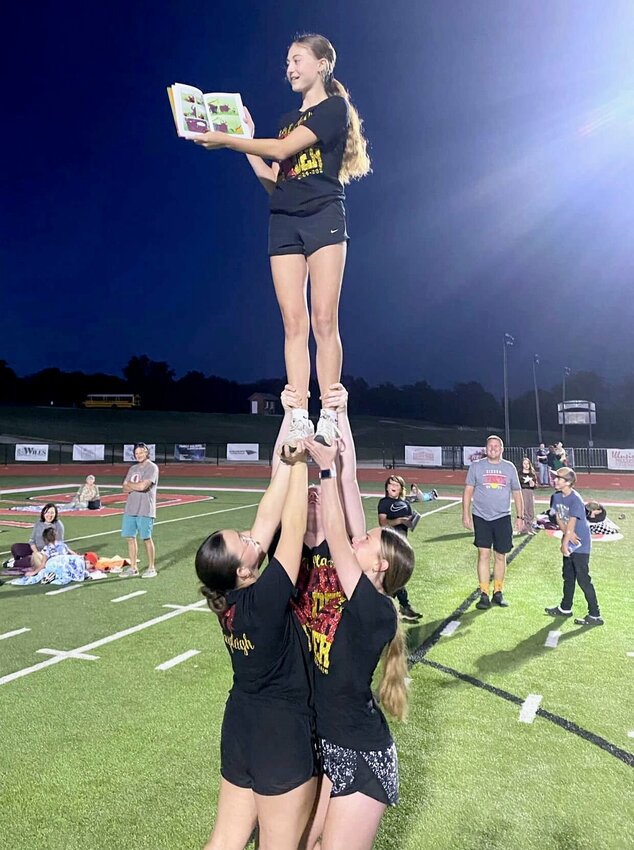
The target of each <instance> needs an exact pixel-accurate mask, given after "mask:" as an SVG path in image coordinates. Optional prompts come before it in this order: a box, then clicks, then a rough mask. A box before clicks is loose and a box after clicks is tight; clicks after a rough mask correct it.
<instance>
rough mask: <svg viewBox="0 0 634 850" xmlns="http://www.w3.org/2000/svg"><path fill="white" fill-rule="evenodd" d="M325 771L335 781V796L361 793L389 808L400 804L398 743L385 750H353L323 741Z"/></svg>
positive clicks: (332, 793) (322, 753) (333, 787)
mask: <svg viewBox="0 0 634 850" xmlns="http://www.w3.org/2000/svg"><path fill="white" fill-rule="evenodd" d="M319 743H320V747H321V756H322V769H323V772H324V773H325V774H326V776H327V777H328V779H330V781H331V782H332V791H331V792H330V796H331V797H344V796H346V795H348V794H354V793H356V792H359V793H361V794H365V795H366V796H367V797H372V799H373V800H378V801H379V802H380V803H384V804H385V805H386V806H395V805H396V804H397V803H398V756H397V755H396V747H395V745H394V744H391V746H389V747H387V749H385V750H350V749H348V748H347V747H340V746H339V745H338V744H333V743H332V741H328V740H326V738H320V739H319Z"/></svg>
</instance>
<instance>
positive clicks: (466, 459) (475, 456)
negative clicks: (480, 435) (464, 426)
mask: <svg viewBox="0 0 634 850" xmlns="http://www.w3.org/2000/svg"><path fill="white" fill-rule="evenodd" d="M486 453H487V450H486V448H485V447H484V446H463V447H462V462H463V464H464V465H465V466H471V464H472V463H474V462H475V461H476V460H480V458H481V457H485V456H486Z"/></svg>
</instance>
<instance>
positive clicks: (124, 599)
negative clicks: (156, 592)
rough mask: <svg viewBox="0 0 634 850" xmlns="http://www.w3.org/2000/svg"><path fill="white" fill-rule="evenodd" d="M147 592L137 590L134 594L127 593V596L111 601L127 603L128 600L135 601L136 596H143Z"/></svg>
mask: <svg viewBox="0 0 634 850" xmlns="http://www.w3.org/2000/svg"><path fill="white" fill-rule="evenodd" d="M144 593H147V590H135V591H134V593H126V595H125V596H117V598H116V599H111V600H110V601H111V602H125V601H126V599H134V597H135V596H143V594H144Z"/></svg>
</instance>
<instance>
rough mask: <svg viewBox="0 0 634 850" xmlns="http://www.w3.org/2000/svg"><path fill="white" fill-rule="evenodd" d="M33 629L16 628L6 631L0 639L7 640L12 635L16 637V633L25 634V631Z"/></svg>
mask: <svg viewBox="0 0 634 850" xmlns="http://www.w3.org/2000/svg"><path fill="white" fill-rule="evenodd" d="M30 631H31V629H16V630H15V631H13V632H5V633H4V634H3V635H0V640H6V639H7V638H10V637H15V636H16V635H23V634H24V632H30Z"/></svg>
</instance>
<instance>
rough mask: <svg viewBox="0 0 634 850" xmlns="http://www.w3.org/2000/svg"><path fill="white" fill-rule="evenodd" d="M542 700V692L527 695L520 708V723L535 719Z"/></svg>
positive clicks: (530, 721)
mask: <svg viewBox="0 0 634 850" xmlns="http://www.w3.org/2000/svg"><path fill="white" fill-rule="evenodd" d="M542 700H543V696H542V695H541V694H529V695H528V696H527V697H526V699H525V700H524V702H523V703H522V708H521V709H520V716H519V721H520V723H532V722H533V720H535V715H536V714H537V709H538V708H539V705H540V703H541V701H542Z"/></svg>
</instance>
